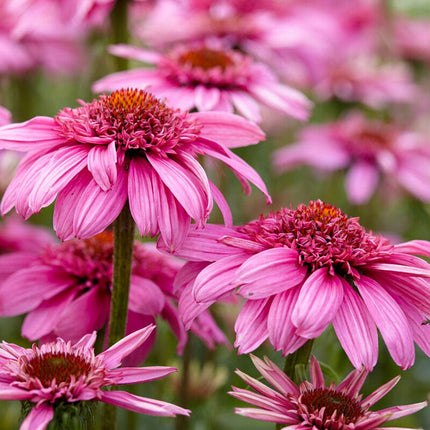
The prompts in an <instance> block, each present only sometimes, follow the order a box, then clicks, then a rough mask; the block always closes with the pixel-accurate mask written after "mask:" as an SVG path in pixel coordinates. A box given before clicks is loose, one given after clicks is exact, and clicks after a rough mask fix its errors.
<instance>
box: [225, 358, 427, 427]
mask: <svg viewBox="0 0 430 430" xmlns="http://www.w3.org/2000/svg"><path fill="white" fill-rule="evenodd" d="M251 359H252V361H253V363H254V365H255V367H256V368H257V370H258V371H259V372H260V374H261V376H262V377H263V378H265V379H266V381H267V382H269V383H270V384H271V385H272V386H273V388H271V387H268V386H267V385H265V384H263V383H262V382H261V381H259V380H257V379H255V378H252V377H251V376H249V375H246V374H245V373H243V372H241V371H240V370H237V371H236V373H237V374H238V375H239V376H240V377H241V378H242V379H243V380H244V381H245V382H246V383H247V384H248V385H249V387H251V388H252V389H254V390H255V391H251V390H245V389H242V388H236V387H232V388H233V391H231V392H229V394H231V395H232V396H233V397H236V398H237V399H240V400H243V401H244V402H247V403H250V404H251V405H254V406H257V408H236V410H235V412H236V413H237V414H239V415H244V416H246V417H249V418H254V419H257V420H262V421H268V422H275V423H280V424H283V425H284V426H285V427H282V429H283V430H306V429H310V430H326V429H332V430H346V429H348V430H382V427H380V426H381V425H382V424H384V423H386V422H388V421H391V420H394V419H397V418H400V417H404V416H406V415H410V414H413V413H415V412H417V411H419V410H421V409H422V408H424V407H426V406H427V402H421V403H414V404H410V405H402V406H392V407H389V408H386V409H381V410H379V411H371V410H370V408H371V407H372V406H373V405H374V404H375V403H376V402H377V401H378V400H380V399H381V398H382V397H384V396H385V395H386V394H387V393H388V392H389V391H390V390H391V389H392V388H393V387H394V386H395V385H396V384H397V382H398V381H399V379H400V376H398V377H397V378H394V379H392V380H391V381H389V382H387V383H386V384H384V385H382V386H381V387H379V388H378V389H376V390H375V391H374V392H373V393H372V394H370V395H369V396H367V397H366V398H364V399H363V395H362V394H360V389H361V387H362V386H363V383H364V381H365V379H366V377H367V372H366V371H365V370H364V369H361V370H359V369H355V370H353V371H352V372H351V373H350V374H349V375H348V376H347V377H346V378H345V379H344V380H343V381H342V382H341V383H340V384H339V385H338V386H336V385H335V384H334V383H332V384H330V385H329V386H326V384H325V381H324V376H323V373H322V371H321V367H320V365H319V363H318V361H317V359H316V358H315V357H312V358H311V364H310V374H311V381H310V382H309V381H304V382H302V383H300V385H298V386H297V385H296V384H295V383H294V382H293V381H292V380H291V379H290V378H289V377H288V376H287V375H286V374H285V373H284V372H282V370H281V369H279V367H278V366H276V365H275V364H274V363H273V362H272V361H270V360H269V359H268V358H267V357H265V358H264V361H263V360H261V359H259V358H257V357H255V356H253V355H251ZM383 428H386V427H383ZM402 428H403V427H402ZM389 429H390V430H396V429H397V430H401V428H400V427H389ZM387 430H388V428H387ZM404 430H406V429H404Z"/></svg>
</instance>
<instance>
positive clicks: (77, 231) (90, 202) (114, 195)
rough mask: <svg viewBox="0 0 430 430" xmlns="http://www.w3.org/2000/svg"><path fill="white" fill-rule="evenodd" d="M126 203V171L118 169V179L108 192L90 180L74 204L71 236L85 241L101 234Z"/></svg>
mask: <svg viewBox="0 0 430 430" xmlns="http://www.w3.org/2000/svg"><path fill="white" fill-rule="evenodd" d="M84 182H85V181H84ZM70 200H72V197H71V198H70ZM126 201H127V172H126V171H124V170H122V169H118V179H117V181H116V182H115V184H113V186H112V188H111V189H110V190H108V191H103V190H102V189H101V188H100V187H99V186H98V185H97V183H96V182H95V180H94V179H92V180H91V181H90V182H89V183H88V185H87V186H86V187H85V189H84V190H83V192H82V194H81V195H80V196H78V198H77V201H76V203H75V204H76V206H75V207H74V217H73V235H74V236H75V237H78V238H80V239H85V238H88V237H92V236H95V235H96V234H98V233H101V232H102V231H104V230H105V228H106V227H108V226H109V225H110V224H111V223H112V222H113V221H115V219H116V218H117V217H118V215H119V213H120V212H121V210H122V208H123V207H124V205H125V202H126ZM57 233H58V232H57Z"/></svg>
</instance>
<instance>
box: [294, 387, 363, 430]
mask: <svg viewBox="0 0 430 430" xmlns="http://www.w3.org/2000/svg"><path fill="white" fill-rule="evenodd" d="M301 403H302V404H303V405H305V406H306V407H307V410H308V414H309V415H312V416H314V417H315V418H314V419H313V420H312V424H313V425H314V427H313V428H316V429H321V430H326V429H328V428H332V427H330V426H328V423H327V422H330V421H335V422H338V423H339V422H342V424H344V425H348V424H350V423H355V422H357V420H358V419H359V418H360V417H362V416H363V414H364V412H365V411H364V410H363V408H362V407H361V405H360V403H359V402H358V401H357V400H356V399H354V398H352V397H350V396H348V395H346V394H344V393H342V392H338V391H335V390H331V389H328V388H317V389H314V390H309V391H305V392H304V393H303V394H302V396H301ZM321 411H323V416H322V417H321ZM309 415H308V416H309ZM321 418H322V420H321ZM333 428H335V427H333ZM336 428H343V427H341V426H338V427H336Z"/></svg>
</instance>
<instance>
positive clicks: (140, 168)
mask: <svg viewBox="0 0 430 430" xmlns="http://www.w3.org/2000/svg"><path fill="white" fill-rule="evenodd" d="M155 175H156V174H155V172H154V169H153V168H152V166H151V165H150V164H149V163H148V162H147V161H146V159H144V158H143V157H134V158H132V160H131V161H130V166H129V170H128V199H129V204H130V211H131V214H132V216H133V219H134V220H135V222H136V225H137V228H138V229H139V232H140V234H141V235H142V236H147V235H148V234H149V235H150V236H151V237H153V236H155V235H156V234H157V233H158V232H159V228H158V220H157V219H158V216H159V215H158V213H157V205H156V201H157V199H156V193H158V192H159V191H158V189H157V180H156V178H155Z"/></svg>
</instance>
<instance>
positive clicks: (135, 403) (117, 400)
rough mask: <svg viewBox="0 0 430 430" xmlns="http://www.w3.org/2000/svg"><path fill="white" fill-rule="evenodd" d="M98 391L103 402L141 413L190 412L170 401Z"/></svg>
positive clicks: (123, 392) (174, 413) (118, 392)
mask: <svg viewBox="0 0 430 430" xmlns="http://www.w3.org/2000/svg"><path fill="white" fill-rule="evenodd" d="M100 393H101V400H102V401H103V402H105V403H110V404H111V405H115V406H119V407H120V408H124V409H128V410H130V411H134V412H139V413H141V414H146V415H159V416H164V417H174V416H176V414H181V415H189V412H190V411H188V410H187V409H183V408H181V407H179V406H176V405H173V404H171V403H167V402H163V401H161V400H155V399H148V398H146V397H139V396H135V395H134V394H130V393H126V392H125V391H101V392H100Z"/></svg>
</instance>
